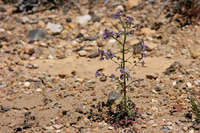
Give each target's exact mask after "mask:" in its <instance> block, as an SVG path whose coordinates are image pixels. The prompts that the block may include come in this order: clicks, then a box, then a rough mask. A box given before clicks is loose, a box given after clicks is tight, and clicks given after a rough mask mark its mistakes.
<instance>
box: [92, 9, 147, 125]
mask: <svg viewBox="0 0 200 133" xmlns="http://www.w3.org/2000/svg"><path fill="white" fill-rule="evenodd" d="M113 17H114V19H116V20H117V21H118V24H117V25H114V26H113V27H114V28H115V29H116V31H117V32H113V31H110V30H109V29H107V28H106V29H105V31H104V34H103V38H104V39H108V38H113V39H114V40H116V42H117V44H118V46H119V52H117V53H115V54H114V53H113V52H112V51H111V50H104V49H100V48H98V53H99V55H100V60H101V61H102V60H111V61H113V62H114V63H116V64H117V66H118V67H117V69H116V70H117V71H118V72H119V76H116V75H114V74H111V75H110V76H109V77H110V78H111V79H112V80H113V81H116V83H117V85H118V86H119V87H120V88H121V93H122V99H121V101H120V103H119V104H118V105H117V113H116V118H117V119H115V120H117V121H119V123H120V124H121V125H122V124H125V125H127V124H132V122H133V121H132V120H134V113H135V112H134V111H133V110H134V109H135V104H134V103H133V102H132V101H131V100H130V98H129V97H128V96H127V90H128V88H131V84H132V83H134V82H135V81H137V80H133V77H132V75H131V74H130V71H129V69H128V68H127V63H131V64H132V63H134V64H137V63H141V65H142V66H144V64H145V63H144V61H143V58H144V57H145V56H146V54H145V49H146V45H145V44H144V41H143V40H142V41H141V42H140V43H139V45H133V46H130V45H127V37H128V36H131V35H133V34H134V23H133V18H132V17H130V16H127V15H124V14H122V12H121V11H118V12H117V13H116V14H114V15H113ZM120 28H121V29H120ZM138 48H140V50H139V55H140V56H139V57H138V56H136V54H137V55H138ZM131 58H132V59H134V61H133V62H131ZM136 58H137V61H136V60H135V59H136ZM102 75H104V74H102V69H101V70H97V71H96V73H95V76H96V77H100V76H102Z"/></svg>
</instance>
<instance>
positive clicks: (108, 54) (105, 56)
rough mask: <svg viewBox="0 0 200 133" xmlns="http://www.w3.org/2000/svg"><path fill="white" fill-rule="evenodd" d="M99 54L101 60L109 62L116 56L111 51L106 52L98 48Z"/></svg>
mask: <svg viewBox="0 0 200 133" xmlns="http://www.w3.org/2000/svg"><path fill="white" fill-rule="evenodd" d="M98 54H99V55H100V60H104V59H106V60H109V59H112V58H113V57H115V56H114V54H113V53H112V52H111V51H110V50H107V51H106V52H105V51H104V50H101V49H99V48H98Z"/></svg>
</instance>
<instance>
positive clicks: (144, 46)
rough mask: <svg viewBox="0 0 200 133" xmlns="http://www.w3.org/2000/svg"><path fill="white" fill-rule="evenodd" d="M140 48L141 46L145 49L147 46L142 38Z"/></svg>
mask: <svg viewBox="0 0 200 133" xmlns="http://www.w3.org/2000/svg"><path fill="white" fill-rule="evenodd" d="M142 48H143V50H145V49H146V48H147V46H146V45H145V44H144V40H142Z"/></svg>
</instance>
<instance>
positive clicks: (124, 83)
mask: <svg viewBox="0 0 200 133" xmlns="http://www.w3.org/2000/svg"><path fill="white" fill-rule="evenodd" d="M123 28H124V41H123V48H122V61H123V62H122V68H123V70H125V72H126V69H125V68H126V64H125V44H126V27H125V26H123ZM123 77H124V82H123V92H124V111H125V112H126V111H127V97H126V73H124V75H123Z"/></svg>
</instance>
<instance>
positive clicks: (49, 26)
mask: <svg viewBox="0 0 200 133" xmlns="http://www.w3.org/2000/svg"><path fill="white" fill-rule="evenodd" d="M46 29H49V30H50V31H51V32H52V33H54V34H56V33H60V32H62V30H63V27H62V25H61V24H54V23H50V22H48V24H47V26H46Z"/></svg>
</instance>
